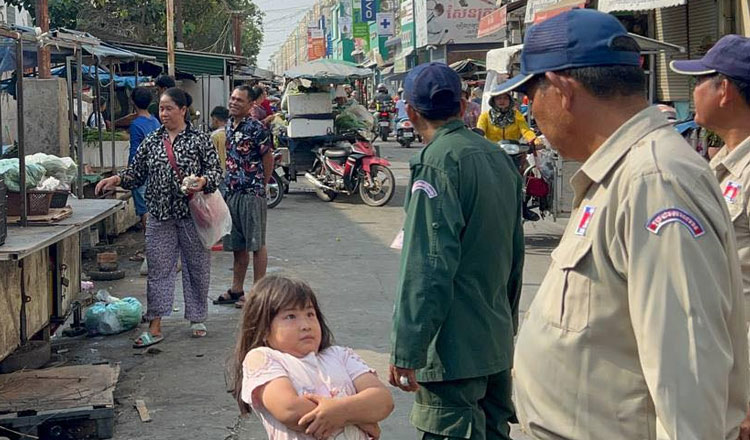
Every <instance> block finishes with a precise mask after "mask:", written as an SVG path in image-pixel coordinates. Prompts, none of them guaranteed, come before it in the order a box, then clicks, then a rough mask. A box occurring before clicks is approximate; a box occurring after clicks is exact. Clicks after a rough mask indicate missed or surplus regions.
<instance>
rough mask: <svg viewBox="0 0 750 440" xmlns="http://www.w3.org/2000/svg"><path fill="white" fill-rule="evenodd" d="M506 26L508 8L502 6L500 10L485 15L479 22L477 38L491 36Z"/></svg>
mask: <svg viewBox="0 0 750 440" xmlns="http://www.w3.org/2000/svg"><path fill="white" fill-rule="evenodd" d="M507 24H508V8H507V6H503V7H502V8H500V9H498V10H496V11H494V12H492V13H491V14H488V15H485V16H484V17H482V19H481V20H479V32H477V38H482V37H486V36H488V35H492V34H494V33H495V32H497V31H499V30H500V29H502V28H504V27H505V26H506V25H507Z"/></svg>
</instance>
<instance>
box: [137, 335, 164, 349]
mask: <svg viewBox="0 0 750 440" xmlns="http://www.w3.org/2000/svg"><path fill="white" fill-rule="evenodd" d="M163 340H164V336H162V335H159V336H154V335H152V334H151V332H143V333H141V335H140V336H138V339H136V340H135V342H133V348H146V347H150V346H152V345H154V344H158V343H159V342H161V341H163ZM138 341H140V344H139V343H138Z"/></svg>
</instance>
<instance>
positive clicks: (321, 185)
mask: <svg viewBox="0 0 750 440" xmlns="http://www.w3.org/2000/svg"><path fill="white" fill-rule="evenodd" d="M313 153H314V154H315V159H314V162H313V166H312V169H311V170H310V171H309V172H307V173H305V178H306V179H307V180H308V181H309V182H310V184H312V186H313V187H314V188H315V193H316V195H317V196H318V198H320V199H321V200H323V201H324V202H331V201H333V200H334V199H335V198H336V196H337V195H338V194H346V195H351V194H354V193H356V192H359V196H360V198H361V199H362V201H363V202H364V203H365V204H366V205H368V206H383V205H385V204H387V203H388V202H389V201H390V200H391V198H393V194H394V192H395V189H396V179H395V177H394V176H393V172H392V171H391V169H390V168H389V166H390V165H391V163H390V162H389V161H388V160H386V159H383V158H381V157H378V156H377V153H376V152H375V148H374V147H373V145H372V143H370V142H369V141H368V140H367V139H365V138H363V137H362V136H360V135H359V134H356V133H348V134H343V135H334V136H330V137H329V139H328V142H327V143H326V144H325V145H323V146H322V147H318V148H315V149H314V150H313Z"/></svg>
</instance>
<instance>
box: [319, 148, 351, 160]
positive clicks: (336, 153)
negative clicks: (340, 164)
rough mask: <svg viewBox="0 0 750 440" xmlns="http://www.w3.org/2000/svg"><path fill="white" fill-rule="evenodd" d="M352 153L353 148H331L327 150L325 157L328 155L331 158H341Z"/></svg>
mask: <svg viewBox="0 0 750 440" xmlns="http://www.w3.org/2000/svg"><path fill="white" fill-rule="evenodd" d="M351 153H352V149H351V148H330V149H328V150H326V151H325V152H324V153H323V154H324V155H325V157H328V158H330V159H339V158H342V157H346V156H348V155H350V154H351Z"/></svg>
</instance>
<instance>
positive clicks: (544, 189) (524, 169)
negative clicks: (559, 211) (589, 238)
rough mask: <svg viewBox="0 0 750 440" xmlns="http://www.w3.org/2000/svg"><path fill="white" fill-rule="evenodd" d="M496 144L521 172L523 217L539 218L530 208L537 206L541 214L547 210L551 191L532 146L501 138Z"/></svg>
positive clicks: (534, 219) (533, 219) (529, 218)
mask: <svg viewBox="0 0 750 440" xmlns="http://www.w3.org/2000/svg"><path fill="white" fill-rule="evenodd" d="M498 145H500V148H502V149H503V151H505V153H507V154H508V156H510V158H511V159H512V160H513V163H515V165H516V167H517V168H518V170H519V172H521V177H522V191H523V200H524V207H525V212H524V218H525V219H526V220H529V221H537V220H539V218H540V217H539V216H538V215H536V213H534V212H531V209H533V208H538V209H539V212H540V213H541V214H542V215H544V214H545V213H546V212H548V211H549V210H550V208H551V203H552V200H551V198H552V191H550V185H549V183H548V182H547V179H545V178H544V176H543V175H542V172H541V169H540V167H538V166H537V162H536V161H537V155H536V152H535V151H534V149H533V147H530V146H529V145H524V144H520V143H518V142H516V141H509V140H501V141H500V142H498Z"/></svg>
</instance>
